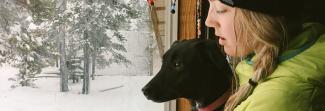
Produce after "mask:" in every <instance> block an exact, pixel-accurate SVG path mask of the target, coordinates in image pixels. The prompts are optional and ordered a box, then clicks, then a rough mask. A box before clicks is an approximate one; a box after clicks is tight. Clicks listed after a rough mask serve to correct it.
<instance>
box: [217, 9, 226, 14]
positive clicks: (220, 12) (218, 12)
mask: <svg viewBox="0 0 325 111" xmlns="http://www.w3.org/2000/svg"><path fill="white" fill-rule="evenodd" d="M216 12H217V14H222V13H225V12H226V10H217V11H216Z"/></svg>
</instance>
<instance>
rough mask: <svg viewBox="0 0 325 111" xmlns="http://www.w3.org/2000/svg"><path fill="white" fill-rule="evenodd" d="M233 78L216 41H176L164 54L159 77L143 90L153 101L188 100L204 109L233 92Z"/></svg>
mask: <svg viewBox="0 0 325 111" xmlns="http://www.w3.org/2000/svg"><path fill="white" fill-rule="evenodd" d="M231 78H232V71H231V69H230V67H229V64H228V62H227V60H226V57H225V55H224V54H222V53H221V51H220V49H219V48H218V47H217V42H216V40H201V39H193V40H184V41H176V42H174V43H173V45H172V46H171V48H170V49H169V50H168V51H167V52H166V53H165V54H164V56H163V64H162V66H161V69H160V71H159V72H158V74H157V75H156V76H155V77H154V78H153V79H152V80H151V81H150V82H149V83H148V84H147V85H146V86H145V87H143V89H142V91H143V93H144V95H145V96H146V97H147V99H149V100H152V101H154V102H165V101H169V100H173V99H176V98H187V99H190V100H194V101H195V102H196V103H198V105H199V108H204V107H207V106H208V105H210V104H211V103H213V102H214V101H215V100H217V99H218V98H219V97H221V96H222V95H223V94H224V93H226V92H227V91H228V89H230V85H231Z"/></svg>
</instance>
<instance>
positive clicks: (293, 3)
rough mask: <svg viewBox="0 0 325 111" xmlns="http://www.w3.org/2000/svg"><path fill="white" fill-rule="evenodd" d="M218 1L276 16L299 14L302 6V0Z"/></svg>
mask: <svg viewBox="0 0 325 111" xmlns="http://www.w3.org/2000/svg"><path fill="white" fill-rule="evenodd" d="M220 2H222V3H224V4H226V5H228V6H232V7H238V8H243V9H248V10H252V11H256V12H261V13H266V14H270V15H276V16H300V14H301V13H302V7H303V0H220Z"/></svg>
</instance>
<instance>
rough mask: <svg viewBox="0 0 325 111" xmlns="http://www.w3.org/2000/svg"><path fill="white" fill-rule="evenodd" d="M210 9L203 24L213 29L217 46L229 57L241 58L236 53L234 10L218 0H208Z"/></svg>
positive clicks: (239, 52) (239, 54)
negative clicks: (217, 41)
mask: <svg viewBox="0 0 325 111" xmlns="http://www.w3.org/2000/svg"><path fill="white" fill-rule="evenodd" d="M209 3H210V8H209V13H208V17H207V19H206V21H205V24H206V25H207V26H208V27H212V28H214V29H215V35H216V36H218V37H219V44H220V45H222V46H223V48H224V51H225V53H226V54H227V55H229V56H242V54H241V53H242V52H241V51H239V50H238V51H237V52H236V48H237V46H236V45H237V42H236V36H235V29H234V17H235V8H233V7H230V6H227V5H225V4H223V3H221V2H220V1H219V0H209Z"/></svg>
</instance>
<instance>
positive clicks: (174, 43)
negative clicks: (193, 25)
mask: <svg viewBox="0 0 325 111" xmlns="http://www.w3.org/2000/svg"><path fill="white" fill-rule="evenodd" d="M179 42H180V41H179V40H176V41H174V42H173V44H172V45H171V46H170V47H175V46H176V45H177V44H178V43H179Z"/></svg>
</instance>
